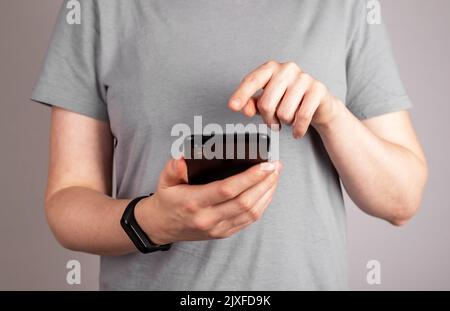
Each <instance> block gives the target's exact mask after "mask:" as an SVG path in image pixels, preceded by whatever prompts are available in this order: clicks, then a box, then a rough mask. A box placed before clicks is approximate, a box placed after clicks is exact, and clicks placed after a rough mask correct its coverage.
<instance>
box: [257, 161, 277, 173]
mask: <svg viewBox="0 0 450 311" xmlns="http://www.w3.org/2000/svg"><path fill="white" fill-rule="evenodd" d="M260 168H261V170H263V171H267V172H271V171H274V170H275V165H274V164H273V163H272V162H264V163H261V164H260Z"/></svg>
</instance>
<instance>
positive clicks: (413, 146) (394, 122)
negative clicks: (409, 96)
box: [316, 101, 427, 225]
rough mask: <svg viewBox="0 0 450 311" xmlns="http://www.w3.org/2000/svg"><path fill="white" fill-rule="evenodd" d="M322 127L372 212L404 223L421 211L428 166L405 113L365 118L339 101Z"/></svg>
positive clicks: (346, 177) (360, 201)
mask: <svg viewBox="0 0 450 311" xmlns="http://www.w3.org/2000/svg"><path fill="white" fill-rule="evenodd" d="M335 105H336V109H335V110H336V111H335V117H334V118H332V120H330V122H329V123H327V124H325V125H323V126H318V127H316V129H317V130H318V132H319V133H320V136H321V137H322V140H323V142H324V144H325V147H326V149H327V151H328V154H329V156H330V158H331V160H332V161H333V163H334V165H335V167H336V169H337V171H338V173H339V175H340V177H341V179H342V182H343V184H344V186H345V188H346V189H347V191H348V193H349V195H350V197H351V198H352V200H353V201H354V202H355V203H356V204H357V205H358V206H359V207H360V208H361V209H362V210H363V211H365V212H366V213H368V214H370V215H372V216H376V217H379V218H383V219H386V220H388V221H389V222H391V223H392V224H394V225H402V224H404V223H405V222H406V221H408V220H409V219H410V218H411V217H412V216H413V215H414V214H415V213H416V211H417V210H418V208H419V206H420V202H421V197H422V192H423V189H424V186H425V182H426V179H427V165H426V160H425V156H424V154H423V151H422V148H421V146H420V144H419V142H418V140H417V138H416V135H415V133H414V130H413V127H412V124H411V121H410V117H409V114H408V113H407V112H405V111H403V112H397V113H392V114H387V115H383V116H380V117H377V118H373V119H369V120H366V121H364V122H361V121H359V120H358V119H357V118H356V117H355V116H353V114H352V113H351V112H350V111H349V110H348V109H347V108H346V107H345V106H344V105H343V104H342V103H341V102H339V101H336V104H335Z"/></svg>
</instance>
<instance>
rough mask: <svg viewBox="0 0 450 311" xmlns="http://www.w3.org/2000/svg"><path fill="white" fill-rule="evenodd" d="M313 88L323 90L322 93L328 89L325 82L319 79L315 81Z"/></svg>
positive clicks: (318, 90)
mask: <svg viewBox="0 0 450 311" xmlns="http://www.w3.org/2000/svg"><path fill="white" fill-rule="evenodd" d="M313 88H314V90H316V91H317V92H321V93H323V92H326V90H327V88H326V86H325V84H323V83H322V82H320V81H317V80H315V81H314V83H313Z"/></svg>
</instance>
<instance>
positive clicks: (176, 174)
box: [159, 158, 187, 188]
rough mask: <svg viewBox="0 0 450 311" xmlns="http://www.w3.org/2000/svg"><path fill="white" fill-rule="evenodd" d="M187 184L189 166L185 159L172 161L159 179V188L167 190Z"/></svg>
mask: <svg viewBox="0 0 450 311" xmlns="http://www.w3.org/2000/svg"><path fill="white" fill-rule="evenodd" d="M186 183H187V166H186V161H185V160H184V159H183V158H180V159H170V160H169V161H168V162H167V164H166V166H165V167H164V169H163V171H162V172H161V176H160V178H159V187H161V188H167V187H173V186H176V185H179V184H186Z"/></svg>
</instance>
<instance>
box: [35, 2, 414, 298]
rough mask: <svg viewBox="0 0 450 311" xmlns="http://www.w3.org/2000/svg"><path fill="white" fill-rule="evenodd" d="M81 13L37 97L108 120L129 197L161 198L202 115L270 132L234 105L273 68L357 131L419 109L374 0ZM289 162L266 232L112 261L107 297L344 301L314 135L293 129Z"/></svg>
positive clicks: (56, 49) (56, 39) (121, 190)
mask: <svg viewBox="0 0 450 311" xmlns="http://www.w3.org/2000/svg"><path fill="white" fill-rule="evenodd" d="M80 2H81V6H82V10H81V24H80V25H76V24H75V25H70V24H68V23H67V21H66V15H67V14H68V13H69V10H68V9H66V5H65V4H66V3H65V4H64V6H63V7H62V10H61V13H60V15H59V19H58V22H57V26H56V29H55V32H54V36H53V40H52V43H51V45H50V47H49V51H48V55H47V58H46V60H45V63H44V65H43V68H42V72H41V75H40V77H39V80H38V82H37V85H36V88H35V90H34V92H33V95H32V99H33V100H35V101H37V102H40V103H44V104H47V105H51V106H59V107H63V108H66V109H68V110H71V111H75V112H77V113H80V114H83V115H87V116H90V117H92V118H96V119H99V120H103V121H106V122H109V124H110V126H111V130H112V133H113V135H114V136H115V137H116V139H117V146H116V148H115V168H116V174H117V175H116V178H117V187H116V192H117V197H118V198H133V197H136V196H138V195H142V194H147V193H149V192H152V191H153V190H154V189H155V186H156V183H157V180H158V176H159V173H160V171H161V169H162V168H163V165H164V164H165V162H166V161H167V160H168V159H169V157H170V148H171V145H172V142H173V141H174V138H173V137H171V128H172V126H173V125H175V124H177V123H186V124H189V125H191V126H192V124H193V120H194V116H195V115H201V116H202V117H203V122H204V124H206V123H212V122H214V123H219V124H226V123H244V124H247V123H248V122H253V123H255V122H257V123H262V120H261V119H260V118H259V117H255V118H254V119H252V120H249V119H246V118H244V117H243V116H241V115H240V114H238V113H234V112H231V111H230V110H229V109H228V108H227V105H226V104H227V101H228V99H229V96H230V95H231V93H232V91H233V90H234V89H235V88H236V86H237V85H238V84H239V82H240V81H241V79H242V78H243V77H244V76H245V75H246V74H247V73H249V72H250V71H251V70H252V69H254V68H256V67H257V66H259V65H261V64H263V63H264V62H266V61H268V60H276V61H279V62H286V61H293V62H296V63H297V64H299V65H300V66H301V67H302V68H303V69H304V70H305V71H306V72H308V73H310V74H311V75H312V76H314V77H315V78H316V79H318V80H320V81H322V82H323V83H325V85H327V87H328V88H329V89H330V91H331V92H332V93H333V94H334V95H335V96H337V97H338V98H340V99H342V100H343V101H344V102H345V103H346V105H347V107H348V108H349V109H350V110H351V111H352V112H353V113H354V114H355V115H356V116H357V117H358V118H360V119H366V118H370V117H374V116H377V115H381V114H384V113H389V112H394V111H399V110H403V109H407V108H409V107H410V101H409V100H408V98H407V96H406V94H405V91H404V89H403V86H402V83H401V81H400V79H399V75H398V73H397V69H396V66H395V63H394V60H393V56H392V52H391V48H390V45H389V41H388V39H387V36H386V33H385V28H384V26H383V25H369V24H368V23H367V22H366V13H367V10H366V1H362V0H361V1H358V0H340V1H335V0H321V1H317V0H285V1H275V0H264V1H262V0H248V1H243V0H217V1H206V0H192V1H165V0H153V1H144V0H136V1H132V0H129V1H128V0H127V1H118V0H117V1H113V0H97V1H94V0H92V1H91V0H84V1H80ZM68 143H70V142H68ZM280 159H281V161H282V162H283V164H284V170H283V172H282V176H281V178H280V182H279V187H278V190H277V192H276V194H275V196H274V199H273V202H272V204H271V205H270V206H269V208H268V209H267V211H266V212H265V214H264V216H263V217H262V219H261V220H260V221H258V222H257V223H255V224H253V225H251V226H250V227H248V228H247V229H245V230H243V231H241V232H239V233H238V234H236V235H234V236H232V237H231V238H228V239H223V240H211V241H198V242H179V243H176V244H174V245H173V247H172V249H171V250H170V251H168V252H159V253H152V254H148V255H142V254H139V253H133V254H130V255H126V256H120V257H108V256H103V257H102V258H101V273H100V287H101V289H105V290H115V289H141V290H315V289H321V290H341V289H347V288H348V284H347V258H346V236H345V235H346V226H345V209H344V204H343V199H342V192H341V186H340V182H339V177H338V175H337V173H336V170H335V168H334V167H333V164H332V163H331V161H330V159H329V157H328V155H327V153H326V150H325V149H324V146H323V144H322V141H321V139H320V137H319V136H318V134H317V132H315V131H314V130H312V129H311V130H310V131H309V132H308V134H307V135H306V137H305V138H303V139H302V140H294V139H293V138H292V135H291V128H290V127H284V128H283V129H282V131H281V133H280ZM118 225H119V224H118Z"/></svg>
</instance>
